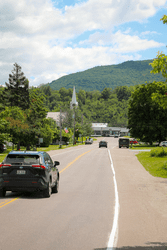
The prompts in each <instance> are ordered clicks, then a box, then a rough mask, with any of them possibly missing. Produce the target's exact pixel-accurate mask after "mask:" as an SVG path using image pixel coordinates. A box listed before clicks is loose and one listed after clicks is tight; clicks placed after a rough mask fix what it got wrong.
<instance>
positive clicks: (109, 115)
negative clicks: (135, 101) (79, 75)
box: [39, 85, 135, 127]
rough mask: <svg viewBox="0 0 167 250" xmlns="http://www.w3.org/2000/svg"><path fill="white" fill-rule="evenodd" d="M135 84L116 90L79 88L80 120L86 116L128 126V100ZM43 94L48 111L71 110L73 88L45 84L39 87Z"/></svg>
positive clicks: (95, 120) (91, 119)
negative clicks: (51, 86)
mask: <svg viewBox="0 0 167 250" xmlns="http://www.w3.org/2000/svg"><path fill="white" fill-rule="evenodd" d="M134 88H135V87H134V86H131V87H127V86H121V87H117V88H115V89H114V90H112V89H111V88H105V89H104V90H103V91H101V92H100V91H99V90H94V91H85V90H81V89H80V90H79V91H78V93H77V94H76V95H77V101H78V108H77V116H78V121H80V122H81V119H82V117H85V118H86V119H87V120H88V121H90V122H103V123H108V124H109V125H110V126H121V127H124V126H127V121H128V100H129V98H130V96H131V92H132V91H133V90H134ZM39 91H40V93H41V95H42V96H43V95H44V96H45V107H46V108H47V109H48V111H55V112H58V111H60V108H61V110H62V111H67V112H70V111H69V110H70V101H71V100H72V92H73V89H72V88H70V89H65V88H61V89H60V90H52V89H51V88H50V86H46V85H43V86H41V87H40V88H39Z"/></svg>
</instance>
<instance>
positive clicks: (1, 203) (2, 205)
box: [0, 149, 93, 208]
mask: <svg viewBox="0 0 167 250" xmlns="http://www.w3.org/2000/svg"><path fill="white" fill-rule="evenodd" d="M92 150H93V149H91V150H89V151H87V152H85V153H83V154H81V155H79V156H78V157H76V158H75V159H74V160H73V161H72V162H70V163H69V164H68V165H67V166H66V167H65V168H64V169H62V170H61V171H60V174H61V173H62V172H63V171H65V170H66V169H67V168H68V167H70V166H71V165H72V164H73V163H74V162H76V161H77V160H78V159H79V158H81V157H82V156H84V155H85V154H87V153H89V152H90V151H92ZM18 199H19V197H17V198H14V199H12V200H11V201H7V202H5V201H4V202H0V208H1V207H4V206H6V205H8V204H10V203H12V202H13V201H16V200H18Z"/></svg>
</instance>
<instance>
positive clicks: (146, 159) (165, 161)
mask: <svg viewBox="0 0 167 250" xmlns="http://www.w3.org/2000/svg"><path fill="white" fill-rule="evenodd" d="M137 158H138V160H139V161H140V163H141V164H142V165H143V167H144V168H145V169H146V171H148V172H149V173H150V174H151V175H152V176H155V177H161V178H167V157H165V156H164V157H155V156H154V157H152V156H151V154H150V152H141V153H139V154H138V155H137Z"/></svg>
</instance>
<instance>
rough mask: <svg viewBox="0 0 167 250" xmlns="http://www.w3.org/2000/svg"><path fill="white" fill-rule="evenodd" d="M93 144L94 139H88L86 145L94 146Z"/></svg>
mask: <svg viewBox="0 0 167 250" xmlns="http://www.w3.org/2000/svg"><path fill="white" fill-rule="evenodd" d="M92 143H93V139H92V138H89V139H86V141H85V144H92Z"/></svg>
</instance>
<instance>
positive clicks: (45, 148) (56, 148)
mask: <svg viewBox="0 0 167 250" xmlns="http://www.w3.org/2000/svg"><path fill="white" fill-rule="evenodd" d="M85 139H86V138H83V144H82V140H79V141H78V142H77V143H76V144H75V145H73V144H72V143H71V144H69V145H68V146H67V145H62V146H61V148H60V147H59V145H49V147H40V148H37V151H45V152H48V151H51V150H59V149H64V148H68V147H76V146H78V145H84V144H85V142H84V141H85ZM96 140H97V139H96V138H93V141H96ZM11 150H12V148H8V149H7V151H6V152H4V153H0V163H1V162H2V161H3V160H4V158H5V157H6V155H7V154H8V153H9V152H10V151H11ZM15 150H16V149H15ZM21 150H25V148H24V147H21Z"/></svg>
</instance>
